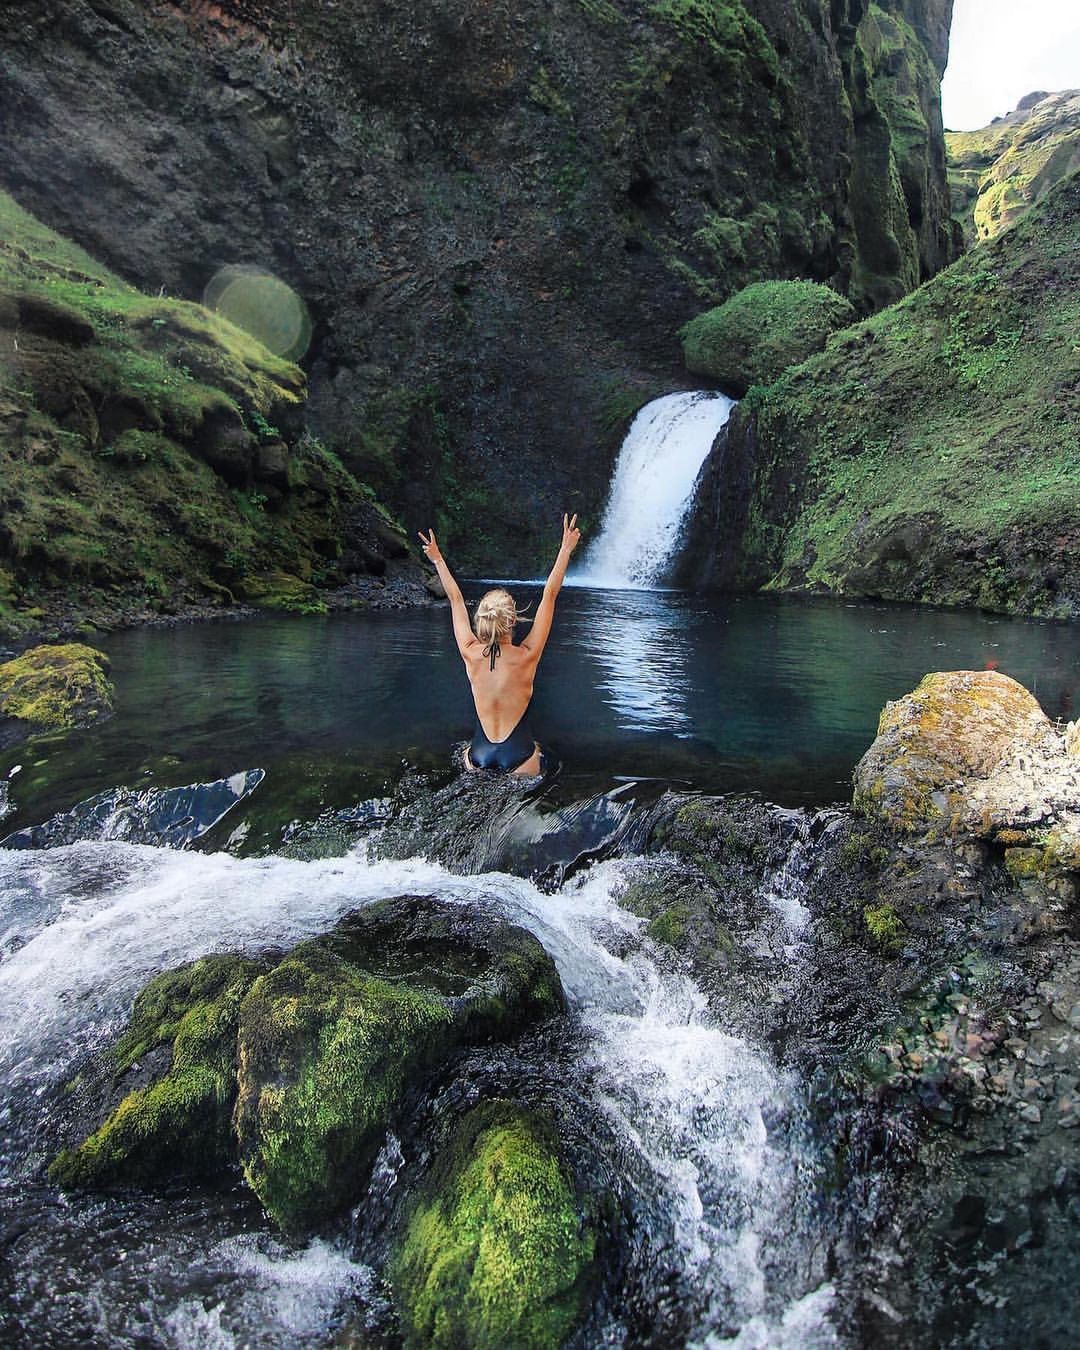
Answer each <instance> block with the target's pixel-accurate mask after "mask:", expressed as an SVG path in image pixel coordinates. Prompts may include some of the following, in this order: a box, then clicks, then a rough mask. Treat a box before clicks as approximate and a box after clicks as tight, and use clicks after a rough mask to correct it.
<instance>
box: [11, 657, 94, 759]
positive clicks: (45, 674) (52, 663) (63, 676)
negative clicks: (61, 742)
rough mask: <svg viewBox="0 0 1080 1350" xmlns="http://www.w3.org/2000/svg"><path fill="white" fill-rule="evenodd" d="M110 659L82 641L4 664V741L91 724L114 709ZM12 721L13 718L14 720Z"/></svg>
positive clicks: (17, 658) (16, 658)
mask: <svg viewBox="0 0 1080 1350" xmlns="http://www.w3.org/2000/svg"><path fill="white" fill-rule="evenodd" d="M108 670H109V659H108V657H107V656H105V654H104V653H103V652H99V651H97V650H95V648H93V647H87V646H85V645H84V644H83V643H81V642H68V643H64V644H62V645H60V646H47V645H46V646H41V647H31V648H30V650H29V651H25V652H23V653H22V655H21V656H17V657H15V658H14V659H13V660H11V661H5V662H4V664H3V665H0V739H2V738H3V737H4V733H5V729H6V732H7V739H9V740H13V739H18V738H19V736H20V734H21V735H32V734H33V733H34V732H38V731H65V730H67V729H69V728H71V727H79V726H88V725H90V724H91V723H93V722H97V721H100V720H101V719H102V718H104V717H108V716H109V714H110V713H111V712H112V710H113V687H112V685H111V684H110V682H109V679H108ZM9 719H10V720H9Z"/></svg>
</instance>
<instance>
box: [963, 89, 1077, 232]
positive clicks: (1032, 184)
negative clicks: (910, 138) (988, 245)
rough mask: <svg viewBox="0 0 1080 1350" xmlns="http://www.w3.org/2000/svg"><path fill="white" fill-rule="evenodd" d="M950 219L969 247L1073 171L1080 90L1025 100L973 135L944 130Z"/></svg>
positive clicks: (1021, 212) (1010, 220) (1015, 216)
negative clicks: (949, 194) (950, 206)
mask: <svg viewBox="0 0 1080 1350" xmlns="http://www.w3.org/2000/svg"><path fill="white" fill-rule="evenodd" d="M945 148H946V151H947V152H948V157H949V188H950V192H951V194H952V211H953V217H954V219H955V220H956V221H957V222H958V223H959V225H960V228H961V229H962V230H963V234H964V241H965V243H966V244H967V245H968V246H969V247H971V246H972V245H974V244H977V243H982V242H983V241H985V240H987V239H993V238H995V237H996V236H997V235H999V234H1000V233H1001V232H1002V230H1006V229H1008V228H1009V226H1010V225H1015V224H1016V222H1017V221H1018V220H1020V219H1021V217H1022V216H1024V215H1026V214H1027V212H1028V211H1029V210H1030V209H1031V207H1032V206H1033V205H1034V204H1035V202H1037V201H1040V200H1041V199H1042V198H1043V197H1045V196H1046V194H1047V192H1049V191H1050V189H1051V188H1053V187H1054V186H1055V185H1056V184H1057V183H1059V182H1061V180H1062V179H1064V178H1068V176H1069V175H1070V174H1071V173H1073V172H1074V171H1075V170H1076V169H1080V90H1078V89H1070V90H1066V91H1065V92H1064V93H1060V94H1043V93H1036V94H1029V95H1028V97H1027V98H1024V99H1021V100H1020V103H1019V104H1018V105H1017V107H1016V108H1015V110H1014V111H1013V112H1011V113H1009V114H1007V116H1005V117H996V118H995V119H994V120H993V122H991V123H990V125H989V126H988V127H982V128H981V129H980V130H978V131H947V132H946V133H945Z"/></svg>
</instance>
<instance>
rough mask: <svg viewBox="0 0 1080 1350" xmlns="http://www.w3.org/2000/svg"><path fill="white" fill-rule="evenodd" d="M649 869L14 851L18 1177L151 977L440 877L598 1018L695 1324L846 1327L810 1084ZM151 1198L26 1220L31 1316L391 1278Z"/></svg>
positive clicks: (250, 1337) (194, 1303) (781, 1336)
mask: <svg viewBox="0 0 1080 1350" xmlns="http://www.w3.org/2000/svg"><path fill="white" fill-rule="evenodd" d="M632 868H633V864H632V863H622V862H606V863H601V864H599V865H597V866H595V867H593V868H592V869H590V870H589V871H587V872H585V873H582V874H579V875H578V876H576V877H574V878H573V879H571V880H570V881H569V882H567V884H566V885H565V886H564V887H563V888H562V889H561V890H560V891H558V892H557V893H555V894H547V893H544V892H541V891H540V890H539V889H537V887H536V886H534V885H533V884H532V883H531V882H529V881H527V880H523V879H521V878H518V877H513V876H509V875H506V874H502V873H489V874H486V875H482V876H457V875H453V874H451V873H449V872H447V871H445V870H444V869H443V868H442V867H441V866H438V865H436V864H434V863H429V862H425V861H423V860H422V859H414V860H412V861H405V862H398V861H379V862H369V861H368V860H367V859H366V858H365V856H364V853H363V851H362V850H360V849H357V850H355V851H354V852H353V853H351V854H349V855H347V856H346V857H342V858H335V859H330V860H326V861H318V862H299V861H294V860H289V859H285V858H277V857H265V858H257V859H256V858H252V859H236V858H233V857H230V856H227V855H224V854H198V853H189V852H177V851H172V850H168V849H162V848H156V847H150V846H147V845H137V844H126V843H118V842H109V843H81V844H76V845H72V846H67V847H62V848H56V849H51V850H48V851H46V852H23V853H12V852H5V851H4V850H0V953H2V956H3V959H2V962H0V1131H2V1134H0V1138H3V1137H6V1140H7V1142H6V1145H5V1146H2V1147H0V1183H2V1184H0V1192H2V1191H3V1190H4V1188H5V1187H6V1188H12V1190H9V1192H8V1193H9V1194H11V1193H14V1192H15V1191H17V1190H18V1188H20V1187H21V1186H29V1187H30V1188H31V1189H32V1188H33V1187H34V1185H35V1184H36V1183H35V1182H34V1177H35V1176H36V1175H39V1173H38V1168H39V1167H40V1165H41V1164H42V1162H43V1161H44V1160H45V1159H44V1158H43V1157H42V1156H40V1152H39V1150H40V1149H41V1147H42V1145H41V1144H40V1143H39V1142H37V1138H36V1136H37V1117H36V1115H35V1112H37V1111H40V1110H42V1109H47V1108H45V1107H44V1105H43V1106H42V1107H37V1106H35V1103H36V1102H38V1101H41V1102H42V1103H43V1104H44V1102H46V1101H48V1099H49V1096H50V1092H51V1088H52V1086H53V1085H55V1084H56V1083H57V1082H59V1081H61V1080H62V1079H63V1078H64V1077H65V1076H66V1075H68V1074H69V1073H70V1072H71V1070H72V1068H73V1067H74V1066H75V1065H76V1064H77V1062H78V1060H79V1058H80V1056H81V1055H82V1054H84V1053H85V1052H86V1051H88V1050H91V1049H93V1048H95V1047H97V1046H100V1045H102V1044H103V1043H104V1042H105V1041H107V1039H108V1037H110V1036H112V1035H115V1034H116V1032H117V1031H118V1029H119V1028H120V1026H121V1025H122V1024H123V1020H124V1018H125V1017H126V1015H127V1012H128V1010H129V1009H130V1006H131V1000H132V998H133V996H134V994H135V993H136V992H137V990H138V989H139V987H140V986H141V984H142V983H143V982H144V981H146V980H147V979H148V978H149V977H150V976H151V975H153V974H154V973H156V972H157V971H159V970H162V969H164V968H167V967H170V966H174V965H176V964H178V963H180V962H182V961H186V960H191V959H192V958H194V957H196V956H199V955H202V954H204V953H206V952H210V951H215V950H216V951H220V950H239V949H246V950H258V949H259V948H261V947H263V946H265V945H266V944H268V943H273V944H277V945H287V944H289V943H291V942H293V941H296V940H298V939H300V938H302V937H304V936H307V935H310V934H313V933H317V932H320V931H325V930H326V929H327V928H328V927H330V926H331V925H332V924H333V923H334V922H335V921H336V920H337V919H338V918H339V917H341V915H343V914H344V913H345V912H346V911H348V910H350V909H353V908H356V907H357V906H359V905H363V904H367V903H370V902H372V901H375V900H378V899H382V898H384V897H388V896H393V895H401V894H408V893H412V894H416V893H419V892H426V893H430V894H437V895H438V896H439V897H440V898H442V899H443V900H444V901H446V902H449V903H454V902H473V903H476V902H479V903H481V904H483V905H485V906H487V907H494V908H497V909H498V910H499V911H500V912H501V913H502V914H504V915H505V916H506V918H508V919H509V920H510V921H511V922H514V923H519V924H522V925H523V926H525V927H527V928H528V929H529V930H530V931H532V932H533V933H534V934H535V935H536V936H537V937H538V938H539V939H540V941H541V942H542V943H543V944H544V946H545V947H546V948H547V950H548V951H549V952H550V953H551V955H552V956H553V958H554V959H555V961H556V963H557V965H558V968H559V972H560V975H561V977H562V980H563V984H564V987H565V989H566V994H567V999H568V1002H569V1004H570V1008H571V1015H572V1016H574V1017H575V1018H576V1019H577V1020H578V1023H579V1025H580V1026H581V1027H582V1029H583V1031H584V1032H585V1033H586V1034H585V1036H584V1037H583V1038H582V1047H581V1051H580V1059H579V1065H578V1072H579V1075H580V1081H581V1083H582V1085H583V1086H584V1085H586V1084H587V1085H588V1091H589V1092H590V1095H591V1097H592V1099H593V1100H594V1101H595V1102H596V1103H597V1105H598V1106H599V1108H600V1109H601V1110H602V1111H603V1112H604V1114H605V1116H606V1117H607V1119H608V1120H609V1121H610V1122H611V1125H612V1128H613V1130H614V1132H615V1135H616V1137H617V1139H618V1140H619V1141H620V1148H621V1150H622V1151H623V1155H624V1157H625V1158H626V1159H627V1162H628V1165H632V1166H633V1168H634V1171H635V1175H637V1176H638V1178H639V1184H641V1185H642V1186H643V1187H644V1192H645V1194H643V1203H644V1204H646V1206H647V1208H648V1210H649V1211H650V1212H651V1213H652V1214H653V1215H654V1221H655V1222H656V1223H657V1224H658V1225H659V1227H660V1229H661V1230H662V1231H657V1232H656V1234H655V1242H656V1244H657V1245H656V1247H655V1248H654V1250H656V1251H658V1252H660V1253H662V1257H663V1260H664V1261H665V1263H667V1264H668V1265H669V1268H671V1266H672V1265H673V1266H674V1268H675V1270H676V1272H677V1274H678V1275H679V1277H680V1278H681V1279H683V1280H685V1281H686V1282H687V1285H688V1287H690V1288H692V1289H694V1290H695V1291H696V1293H697V1294H698V1295H699V1296H700V1299H701V1311H700V1314H699V1319H700V1320H699V1322H698V1326H697V1328H696V1331H695V1334H694V1336H693V1337H692V1343H693V1344H694V1345H697V1346H700V1347H709V1348H710V1350H711V1347H717V1346H720V1345H725V1346H728V1345H737V1346H741V1347H745V1348H747V1350H750V1348H752V1347H763V1346H773V1345H788V1346H800V1347H804V1348H805V1347H811V1346H813V1347H824V1346H833V1345H836V1344H837V1339H836V1333H835V1331H834V1329H833V1327H832V1325H831V1320H830V1316H829V1312H830V1305H831V1303H832V1302H833V1291H832V1288H831V1286H830V1285H828V1284H821V1283H820V1282H819V1281H820V1276H813V1275H811V1274H810V1273H809V1272H808V1271H807V1270H806V1269H804V1268H803V1264H802V1263H803V1257H802V1255H801V1254H802V1253H804V1252H806V1251H808V1250H810V1249H811V1248H812V1247H813V1246H814V1245H815V1242H814V1235H813V1232H812V1229H813V1221H812V1220H811V1219H809V1218H807V1217H805V1216H806V1215H807V1214H808V1213H809V1211H810V1210H811V1209H812V1204H808V1200H809V1198H810V1197H812V1194H813V1192H814V1188H815V1186H816V1184H817V1181H818V1170H817V1163H816V1160H815V1157H814V1154H813V1150H812V1149H810V1148H809V1147H808V1145H806V1144H805V1143H803V1142H801V1140H802V1139H803V1136H804V1130H803V1125H804V1123H805V1108H804V1106H803V1104H802V1102H801V1098H800V1093H799V1092H798V1090H797V1085H796V1084H795V1083H794V1082H792V1081H791V1080H790V1079H789V1077H788V1075H787V1074H785V1073H784V1072H782V1071H781V1070H779V1069H778V1068H777V1067H776V1065H775V1064H774V1063H773V1062H772V1061H771V1060H770V1058H769V1057H768V1055H767V1054H765V1053H764V1052H762V1051H761V1050H758V1049H756V1048H754V1047H753V1046H751V1045H750V1044H748V1043H747V1042H745V1041H744V1040H742V1039H740V1038H739V1037H737V1036H734V1035H731V1034H729V1033H727V1032H725V1031H723V1030H722V1029H720V1028H719V1027H717V1026H716V1025H715V1024H714V1023H713V1022H712V1020H711V1018H710V1016H709V1013H708V1010H707V1007H706V1001H705V998H704V996H703V994H702V993H701V991H700V990H699V989H698V988H697V986H696V985H695V984H694V982H693V981H692V980H691V979H690V978H689V976H688V975H687V974H686V973H685V972H684V971H683V970H681V969H678V968H677V967H676V966H675V965H674V964H673V963H672V961H671V958H670V953H669V952H665V949H657V948H654V947H653V945H652V944H651V943H650V942H648V941H647V940H643V935H642V928H643V921H642V920H641V919H639V918H637V917H635V916H634V915H632V914H630V913H629V912H628V911H626V910H625V909H623V908H622V906H621V905H620V904H619V895H620V893H621V890H622V888H623V887H624V886H625V884H626V883H627V881H628V880H629V879H630V877H631V876H632V874H633V873H632ZM628 869H629V871H628ZM13 1126H14V1127H15V1128H14V1129H12V1127H13ZM4 1154H6V1156H3V1155H4ZM132 1203H134V1202H132V1201H130V1200H123V1199H119V1200H110V1199H102V1198H101V1197H90V1198H83V1199H78V1198H76V1199H73V1200H70V1201H66V1202H65V1203H64V1205H63V1207H62V1208H61V1209H60V1210H59V1211H57V1218H56V1220H55V1221H54V1222H53V1223H50V1224H43V1225H36V1224H35V1225H31V1226H30V1227H29V1228H28V1230H27V1232H26V1234H25V1235H24V1236H23V1237H22V1238H20V1241H19V1243H18V1244H17V1245H16V1248H15V1253H14V1258H15V1264H16V1266H17V1267H18V1268H17V1270H16V1272H15V1279H16V1281H17V1282H18V1285H19V1287H20V1289H21V1291H22V1293H21V1295H20V1306H21V1308H22V1310H23V1312H24V1313H25V1314H26V1316H27V1318H28V1319H29V1321H30V1324H31V1325H33V1324H35V1322H36V1324H37V1325H41V1324H42V1319H43V1318H47V1319H52V1322H51V1324H53V1325H55V1324H56V1322H57V1320H58V1321H59V1322H60V1324H61V1325H67V1326H72V1325H75V1326H81V1327H85V1326H88V1325H91V1326H93V1327H94V1329H95V1332H96V1335H97V1336H98V1337H99V1338H100V1339H101V1340H102V1341H104V1342H107V1343H109V1344H110V1345H117V1346H124V1345H129V1346H131V1345H135V1344H147V1343H154V1344H162V1345H165V1346H169V1347H175V1348H176V1350H188V1347H192V1348H193V1347H196V1346H198V1347H200V1350H202V1348H203V1347H206V1346H214V1347H223V1348H231V1347H236V1346H240V1345H250V1346H261V1347H276V1346H290V1347H292V1346H297V1345H323V1344H327V1343H329V1340H330V1338H331V1337H332V1335H333V1328H334V1326H335V1324H336V1323H337V1322H339V1321H340V1319H341V1317H342V1316H343V1315H344V1313H345V1312H346V1310H347V1309H348V1307H349V1306H350V1304H353V1305H354V1306H355V1304H354V1300H359V1301H360V1303H361V1304H362V1305H363V1304H366V1305H367V1306H368V1307H369V1308H370V1307H372V1306H373V1304H375V1303H377V1301H378V1299H379V1297H380V1295H379V1293H378V1289H377V1285H376V1279H375V1275H374V1272H372V1271H371V1270H370V1269H369V1268H367V1267H365V1266H363V1265H360V1264H358V1263H357V1262H355V1261H353V1260H352V1259H351V1258H350V1257H349V1255H348V1253H347V1252H346V1251H345V1250H343V1249H342V1248H340V1247H338V1246H337V1245H335V1244H333V1243H328V1242H326V1241H323V1240H315V1241H313V1242H311V1243H309V1244H308V1245H307V1246H306V1247H302V1248H299V1249H298V1248H297V1247H295V1246H289V1245H288V1244H285V1243H283V1242H282V1241H280V1240H279V1239H277V1238H276V1237H274V1236H273V1235H271V1234H270V1233H269V1232H265V1231H264V1232H261V1233H258V1232H250V1231H241V1232H239V1233H236V1232H234V1231H230V1230H229V1229H228V1228H227V1227H225V1228H222V1229H221V1230H220V1231H219V1232H218V1233H217V1235H216V1237H215V1236H214V1235H213V1234H211V1235H208V1236H205V1237H204V1236H201V1235H199V1234H198V1233H197V1232H195V1231H193V1230H192V1229H190V1227H188V1226H186V1225H185V1223H184V1222H183V1205H182V1202H181V1201H179V1200H177V1199H176V1198H175V1197H173V1198H170V1199H168V1200H167V1201H159V1200H154V1199H153V1198H152V1197H150V1198H146V1199H143V1200H140V1201H139V1202H138V1203H139V1204H140V1205H142V1206H143V1209H142V1210H141V1211H140V1213H141V1214H142V1215H143V1218H142V1221H141V1222H142V1226H141V1227H135V1226H130V1225H129V1218H128V1216H129V1215H130V1213H131V1210H130V1208H128V1209H125V1208H124V1206H125V1205H127V1206H130V1205H131V1204H132ZM155 1205H160V1206H163V1208H162V1210H161V1214H160V1221H158V1219H157V1218H156V1217H155V1216H156V1213H157V1212H156V1211H155V1209H154V1206H155ZM178 1215H179V1218H178V1217H177V1216H178ZM57 1224H59V1226H60V1228H61V1230H62V1231H60V1232H59V1233H58V1232H57ZM110 1235H111V1236H110ZM119 1247H122V1249H123V1252H124V1256H123V1264H122V1265H119V1266H118V1265H117V1264H116V1259H117V1258H116V1256H115V1251H116V1250H117V1249H118V1248H119ZM649 1259H651V1258H649ZM815 1285H816V1286H817V1287H815ZM39 1300H40V1302H39ZM612 1317H613V1319H614V1320H613V1321H612V1323H611V1325H610V1326H609V1327H608V1328H607V1330H606V1332H605V1335H604V1344H608V1345H612V1346H617V1345H619V1344H622V1343H624V1341H625V1338H626V1335H627V1328H626V1327H625V1326H623V1325H622V1324H621V1322H620V1320H619V1318H620V1317H621V1314H620V1313H618V1312H614V1313H613V1314H612Z"/></svg>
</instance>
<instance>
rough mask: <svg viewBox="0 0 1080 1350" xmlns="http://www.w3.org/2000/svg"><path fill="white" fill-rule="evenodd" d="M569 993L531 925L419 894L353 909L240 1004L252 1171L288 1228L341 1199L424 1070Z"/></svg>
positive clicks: (240, 1108) (240, 1125)
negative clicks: (515, 923)
mask: <svg viewBox="0 0 1080 1350" xmlns="http://www.w3.org/2000/svg"><path fill="white" fill-rule="evenodd" d="M562 1004H563V996H562V987H561V985H560V982H559V977H558V974H557V973H556V971H555V967H554V965H553V963H552V961H551V958H550V957H549V956H548V955H547V953H546V952H545V951H544V949H543V947H542V946H541V945H540V943H539V942H537V941H536V939H535V938H533V937H532V936H531V935H530V934H528V933H526V932H525V931H524V929H520V928H514V927H512V926H511V925H509V924H505V923H503V922H501V921H500V920H497V919H492V918H490V917H488V916H484V915H481V914H479V913H476V912H474V911H470V910H465V909H459V908H457V907H451V906H444V905H441V904H439V902H437V901H434V900H430V899H426V898H423V897H407V898H406V899H403V900H395V901H386V902H383V903H380V904H377V905H373V906H371V907H370V908H368V909H365V910H361V911H359V912H357V913H356V914H354V915H351V916H349V917H348V918H347V919H345V920H343V921H342V923H341V924H339V925H338V927H337V928H336V929H334V930H333V932H332V933H330V934H328V935H327V936H326V937H324V938H317V939H315V940H313V941H311V942H306V943H302V944H301V945H300V946H299V947H296V948H294V949H293V951H292V952H290V953H289V955H288V956H287V957H286V958H285V959H284V960H283V961H282V962H281V963H280V964H279V965H278V966H277V967H276V968H275V969H274V970H273V971H271V972H269V973H268V974H267V975H266V976H264V977H263V978H261V979H260V980H258V981H257V982H256V983H255V985H254V986H253V988H252V990H251V993H250V995H249V997H248V998H247V1000H246V1001H245V1003H244V1007H243V1011H242V1014H241V1020H240V1028H239V1046H240V1070H239V1097H238V1100H237V1105H236V1118H235V1126H236V1136H237V1140H238V1143H239V1148H240V1156H241V1161H242V1164H243V1168H244V1174H245V1176H246V1177H247V1180H248V1182H249V1183H250V1185H251V1186H252V1188H253V1190H254V1191H255V1193H256V1194H257V1195H258V1196H259V1199H260V1200H261V1201H262V1203H263V1204H264V1206H265V1207H266V1209H267V1210H268V1211H269V1212H270V1213H271V1214H272V1215H273V1216H274V1218H275V1219H276V1220H277V1221H278V1222H279V1223H280V1224H281V1225H282V1226H283V1227H285V1228H288V1229H297V1228H302V1227H304V1226H306V1225H310V1224H311V1223H314V1222H316V1221H318V1219H320V1218H321V1217H323V1216H325V1215H327V1214H332V1213H334V1212H335V1211H337V1210H339V1209H341V1208H343V1207H344V1206H346V1205H348V1204H349V1203H350V1202H351V1201H353V1200H355V1198H356V1197H357V1195H358V1194H359V1192H360V1190H361V1189H362V1186H363V1184H364V1181H365V1179H366V1172H367V1169H368V1167H369V1166H370V1164H371V1162H372V1160H373V1158H374V1156H375V1152H376V1150H377V1149H378V1147H379V1145H380V1144H381V1142H382V1139H383V1136H384V1134H385V1131H386V1128H387V1126H388V1125H389V1124H390V1123H391V1121H392V1119H393V1117H394V1115H395V1113H396V1112H397V1110H398V1109H399V1108H400V1106H401V1103H402V1100H403V1098H404V1095H405V1093H406V1090H407V1089H408V1088H409V1087H411V1086H412V1085H413V1084H414V1083H416V1081H417V1080H418V1078H419V1077H420V1076H421V1074H422V1072H423V1071H425V1070H427V1069H429V1068H430V1067H431V1066H432V1065H433V1064H434V1063H435V1062H436V1061H438V1060H439V1059H441V1058H444V1057H445V1056H446V1054H447V1053H448V1052H449V1051H450V1050H451V1049H452V1048H453V1047H454V1046H455V1045H458V1044H461V1043H464V1042H467V1041H485V1040H490V1039H493V1038H499V1037H502V1036H507V1035H510V1034H512V1033H513V1032H515V1031H517V1030H519V1029H521V1028H522V1027H523V1026H524V1025H525V1024H527V1023H528V1022H529V1021H532V1020H535V1019H537V1018H540V1017H543V1016H545V1015H548V1014H550V1013H552V1012H555V1011H558V1010H559V1009H560V1008H561V1007H562Z"/></svg>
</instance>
